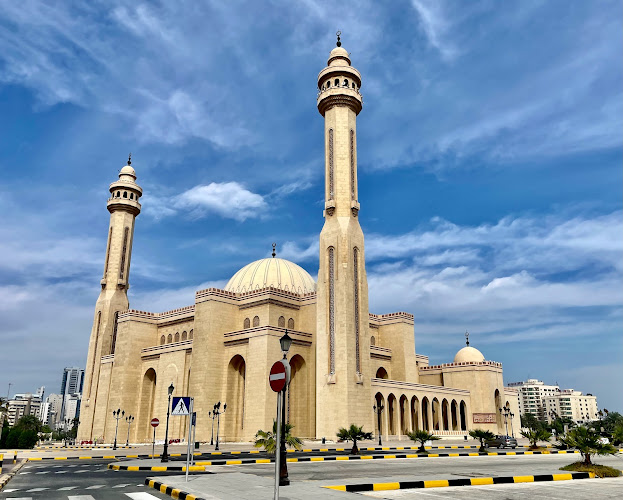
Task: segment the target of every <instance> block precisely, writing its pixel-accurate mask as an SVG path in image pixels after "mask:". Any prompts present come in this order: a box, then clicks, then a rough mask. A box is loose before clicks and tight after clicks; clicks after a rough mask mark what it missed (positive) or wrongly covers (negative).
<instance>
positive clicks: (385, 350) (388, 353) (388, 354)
mask: <svg viewBox="0 0 623 500" xmlns="http://www.w3.org/2000/svg"><path fill="white" fill-rule="evenodd" d="M370 357H372V358H380V359H392V350H391V349H390V348H389V347H381V346H378V345H371V346H370Z"/></svg>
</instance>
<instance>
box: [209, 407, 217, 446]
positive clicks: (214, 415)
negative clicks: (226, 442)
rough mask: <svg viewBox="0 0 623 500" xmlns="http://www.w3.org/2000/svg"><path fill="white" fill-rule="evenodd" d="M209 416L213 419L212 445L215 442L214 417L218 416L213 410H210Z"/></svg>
mask: <svg viewBox="0 0 623 500" xmlns="http://www.w3.org/2000/svg"><path fill="white" fill-rule="evenodd" d="M214 406H216V405H214ZM208 417H210V418H211V419H212V434H211V436H210V446H212V445H213V444H214V419H215V418H216V414H215V413H214V412H213V411H209V412H208Z"/></svg>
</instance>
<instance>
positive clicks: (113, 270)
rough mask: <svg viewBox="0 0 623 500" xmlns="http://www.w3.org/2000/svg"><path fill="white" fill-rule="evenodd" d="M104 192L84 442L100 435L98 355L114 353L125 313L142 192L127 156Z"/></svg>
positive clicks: (84, 407) (82, 431) (83, 416)
mask: <svg viewBox="0 0 623 500" xmlns="http://www.w3.org/2000/svg"><path fill="white" fill-rule="evenodd" d="M108 189H109V191H110V198H108V202H107V208H108V211H109V212H110V224H109V227H108V240H107V241H108V243H107V245H106V257H105V261H104V275H103V277H102V280H101V282H100V284H101V291H100V295H99V298H98V299H97V302H96V304H95V317H94V320H93V328H92V330H91V339H90V341H89V353H88V357H87V363H86V372H85V384H84V391H83V404H82V407H81V411H80V421H81V423H80V427H79V431H78V438H79V439H84V440H90V439H93V437H97V436H98V435H100V434H101V432H100V433H98V430H99V429H98V427H102V428H103V425H104V422H103V421H102V422H99V414H100V409H99V407H102V408H103V409H104V410H103V411H105V409H106V402H105V401H103V402H101V404H99V407H98V400H97V395H98V385H99V375H100V360H101V358H102V356H106V355H109V354H114V353H115V343H116V340H117V318H118V316H119V313H120V312H121V311H126V310H127V309H128V306H129V303H128V293H127V291H128V288H129V287H130V284H129V276H130V260H131V256H132V240H133V237H134V222H135V219H136V216H137V215H138V214H139V213H141V204H140V203H139V201H138V200H139V198H140V197H141V196H142V195H143V190H142V189H141V187H140V186H139V185H138V184H136V172H135V171H134V168H132V157H131V155H130V157H129V158H128V164H127V165H126V166H124V167H123V168H122V169H121V170H120V171H119V180H117V181H115V182H113V183H112V184H111V185H110V186H109V188H108ZM96 409H97V412H96ZM102 420H103V415H102ZM96 424H97V425H96Z"/></svg>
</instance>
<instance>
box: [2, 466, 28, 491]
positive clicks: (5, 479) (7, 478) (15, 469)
mask: <svg viewBox="0 0 623 500" xmlns="http://www.w3.org/2000/svg"><path fill="white" fill-rule="evenodd" d="M26 462H28V460H27V459H24V460H22V463H21V464H17V465H16V466H15V467H13V470H12V471H11V472H9V473H7V474H4V475H3V476H0V491H2V488H4V487H5V486H6V485H7V483H8V482H9V481H10V480H11V479H13V476H14V475H15V474H17V473H18V472H19V471H20V469H21V468H22V467H24V465H26Z"/></svg>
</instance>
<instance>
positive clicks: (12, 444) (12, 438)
mask: <svg viewBox="0 0 623 500" xmlns="http://www.w3.org/2000/svg"><path fill="white" fill-rule="evenodd" d="M21 434H22V431H20V430H19V429H15V428H13V429H11V431H10V432H9V435H8V436H7V438H6V447H7V448H9V449H10V448H18V447H19V437H20V436H21Z"/></svg>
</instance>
